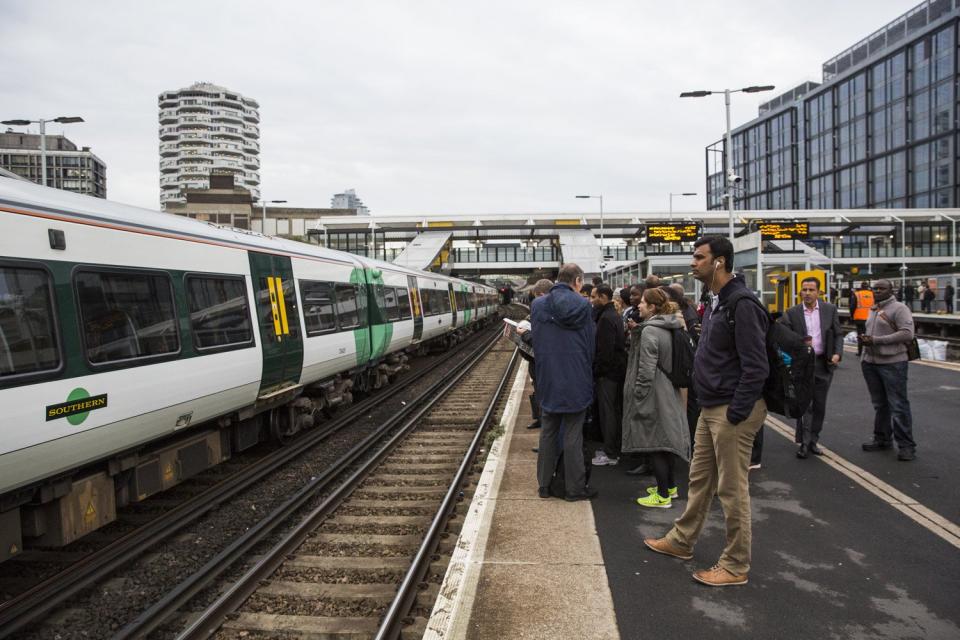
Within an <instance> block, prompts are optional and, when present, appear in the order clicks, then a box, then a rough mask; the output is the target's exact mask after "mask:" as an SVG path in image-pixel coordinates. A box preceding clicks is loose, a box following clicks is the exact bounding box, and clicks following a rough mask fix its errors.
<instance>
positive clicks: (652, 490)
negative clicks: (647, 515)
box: [647, 487, 680, 500]
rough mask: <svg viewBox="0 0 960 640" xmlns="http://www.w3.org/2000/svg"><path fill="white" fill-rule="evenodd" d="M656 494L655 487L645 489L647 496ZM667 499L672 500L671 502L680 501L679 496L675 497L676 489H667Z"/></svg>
mask: <svg viewBox="0 0 960 640" xmlns="http://www.w3.org/2000/svg"><path fill="white" fill-rule="evenodd" d="M656 492H657V488H656V487H647V493H648V494H651V493H656ZM667 497H668V498H671V499H673V500H679V499H680V496H679V495H677V488H676V487H669V488H668V489H667Z"/></svg>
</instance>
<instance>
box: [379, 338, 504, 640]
mask: <svg viewBox="0 0 960 640" xmlns="http://www.w3.org/2000/svg"><path fill="white" fill-rule="evenodd" d="M518 353H519V350H518V349H514V350H513V357H511V358H510V364H509V365H507V370H506V371H505V372H504V374H503V378H502V379H501V380H500V384H499V385H497V390H496V392H495V393H494V394H493V398H492V399H491V400H490V405H489V406H488V407H487V411H486V413H485V414H484V416H483V419H482V420H481V421H480V424H479V426H477V432H476V433H475V434H474V436H473V441H471V443H470V448H469V449H467V453H466V455H464V457H463V461H462V462H461V463H460V468H459V469H457V475H456V476H454V478H453V480H452V481H451V482H450V487H449V488H448V489H447V493H446V495H445V496H444V498H443V503H442V504H441V505H440V508H439V509H437V513H436V515H435V516H434V517H433V521H432V522H431V523H430V529H429V530H428V531H427V533H426V535H425V536H424V539H423V542H422V543H421V544H420V548H419V549H417V554H416V555H415V556H414V557H413V562H412V563H411V565H410V568H409V569H408V570H407V573H406V575H405V576H404V577H403V582H402V583H401V584H400V590H399V591H398V592H397V595H396V596H395V597H394V599H393V602H391V603H390V608H389V609H387V613H386V615H385V616H384V618H383V621H382V622H381V623H380V628H379V629H378V630H377V635H376V636H375V640H398V639H399V638H400V635H401V633H402V631H403V625H404V617H405V616H407V614H408V613H409V612H410V609H411V607H413V603H414V601H415V600H416V597H417V591H419V586H420V584H421V582H422V581H423V578H424V576H426V574H427V571H429V569H430V563H431V562H432V561H433V554H434V553H435V552H436V549H437V546H438V545H439V544H440V534H441V533H443V531H444V529H446V526H447V520H448V519H449V517H450V515H451V514H452V513H453V510H454V508H456V504H457V502H458V500H459V498H460V495H461V489H460V487H461V486H462V485H463V481H464V478H465V477H466V476H467V473H468V472H469V471H470V467H471V466H472V465H473V460H474V458H475V457H476V455H477V451H478V450H479V449H480V443H481V442H483V435H484V427H485V426H486V424H487V422H489V420H490V419H491V418H492V417H493V414H494V412H495V411H496V408H497V402H498V400H499V398H500V395H501V394H502V393H503V389H504V387H506V385H507V383H508V382H509V381H510V375H511V373H512V372H513V369H514V364H516V361H517V357H518Z"/></svg>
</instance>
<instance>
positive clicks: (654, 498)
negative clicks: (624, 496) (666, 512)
mask: <svg viewBox="0 0 960 640" xmlns="http://www.w3.org/2000/svg"><path fill="white" fill-rule="evenodd" d="M637 504H638V505H640V506H641V507H653V508H654V509H669V508H670V507H672V506H673V503H672V502H671V501H670V498H661V497H660V494H659V493H657V492H656V491H654V492H653V493H651V494H648V495H647V496H646V497H643V498H637Z"/></svg>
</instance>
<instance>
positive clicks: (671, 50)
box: [0, 0, 917, 215]
mask: <svg viewBox="0 0 960 640" xmlns="http://www.w3.org/2000/svg"><path fill="white" fill-rule="evenodd" d="M916 4H917V2H913V1H904V0H845V1H844V2H837V1H836V0H807V1H806V2H803V3H800V2H790V1H787V0H780V1H774V0H754V1H752V2H750V1H746V0H725V1H724V2H716V1H712V2H711V1H707V0H681V1H678V2H653V1H652V0H632V1H613V0H593V1H591V2H583V1H581V2H574V1H567V0H550V1H549V2H548V1H547V0H541V1H524V0H512V1H501V0H484V1H483V2H466V1H462V0H461V1H456V0H446V1H443V2H440V1H432V0H430V1H428V0H422V1H413V0H409V1H393V2H388V1H386V0H383V1H379V2H374V1H366V0H349V1H347V0H344V1H339V0H320V1H318V2H309V3H308V2H283V1H279V0H274V1H272V2H260V3H257V2H245V1H240V0H232V1H230V2H214V1H203V2H201V1H199V0H191V1H188V2H181V1H178V0H165V1H164V2H129V1H124V2H97V1H96V0H93V1H90V2H76V1H70V2H66V1H62V2H61V1H53V0H45V1H43V2H37V1H36V0H0V42H2V43H3V46H2V58H0V59H2V60H3V80H2V81H0V119H4V120H5V119H12V118H29V119H37V118H40V117H43V118H52V117H56V116H59V115H80V116H83V117H84V118H85V119H86V123H83V124H74V125H66V126H62V125H51V127H50V128H49V129H48V133H60V132H64V133H66V134H67V135H68V136H69V137H70V138H71V139H72V140H73V141H74V142H76V143H77V144H79V145H84V146H90V147H92V149H93V151H94V153H96V154H97V155H98V156H100V158H102V159H103V160H104V161H105V162H106V163H107V179H108V186H107V188H108V194H109V196H110V198H111V199H112V200H118V201H121V202H128V203H132V204H136V205H140V206H145V207H150V208H158V206H159V168H158V163H159V152H158V144H159V140H158V135H157V129H158V120H157V116H158V108H157V96H158V94H159V93H160V92H161V91H164V90H170V89H178V88H181V87H185V86H188V85H190V84H192V83H193V82H196V81H200V80H203V81H209V82H214V83H216V84H220V85H223V86H226V87H229V88H231V89H233V90H235V91H238V92H240V93H242V94H244V95H247V96H250V97H253V98H255V99H256V100H257V101H259V103H260V105H261V108H260V117H261V136H262V137H261V143H262V155H261V163H262V167H261V180H262V186H263V190H264V195H265V197H267V198H269V199H285V200H288V201H289V202H290V203H291V205H294V206H319V207H325V206H329V203H330V197H331V195H332V194H334V193H336V192H339V191H342V190H343V189H347V188H355V189H356V190H357V193H358V195H360V197H361V198H363V200H364V202H365V203H366V204H367V205H368V206H369V207H370V209H371V210H372V212H373V213H374V214H375V215H390V214H443V213H496V212H545V211H558V212H560V211H569V212H578V211H589V210H595V208H596V201H587V200H574V198H573V196H574V195H575V194H579V193H589V194H603V196H604V205H605V209H606V210H608V211H624V212H626V211H655V210H666V208H667V206H668V194H669V193H670V192H671V191H673V192H682V191H695V192H697V193H698V194H700V195H699V196H697V197H696V198H679V199H675V200H674V209H675V210H677V211H682V210H698V209H699V210H702V209H703V207H704V197H703V191H704V147H705V146H706V145H707V144H709V143H710V142H713V141H714V140H717V139H719V138H720V137H721V135H722V133H723V127H724V108H723V97H722V95H721V96H711V97H709V98H701V99H683V100H681V99H679V98H678V95H679V94H680V92H681V91H684V90H692V89H723V88H724V87H731V88H736V87H743V86H748V85H752V84H773V85H776V87H777V89H778V91H777V92H775V93H766V94H762V93H761V94H754V95H748V94H738V95H735V96H734V100H733V108H732V112H733V123H734V126H737V125H738V124H740V123H743V122H746V121H748V120H750V119H752V118H753V117H754V116H755V115H756V112H757V105H758V104H759V103H761V102H764V101H766V100H768V99H770V98H771V97H774V96H775V95H777V93H778V92H779V90H788V89H790V88H792V87H793V86H795V85H797V84H800V83H801V82H803V81H806V80H819V79H820V66H821V64H822V63H823V62H824V61H825V60H827V59H828V58H830V57H832V56H833V55H835V54H837V53H839V52H840V51H842V50H844V49H846V48H847V47H848V46H850V45H852V44H853V43H854V42H856V41H857V40H859V39H861V38H863V37H865V36H867V35H869V34H870V33H871V32H872V31H874V30H875V29H877V28H879V27H881V26H883V25H884V24H886V23H887V22H889V21H890V20H892V19H894V18H896V17H897V16H899V15H900V14H902V13H904V12H906V11H908V10H909V9H910V8H912V7H913V6H915V5H916Z"/></svg>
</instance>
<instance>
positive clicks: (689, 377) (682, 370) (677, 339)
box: [657, 327, 697, 389]
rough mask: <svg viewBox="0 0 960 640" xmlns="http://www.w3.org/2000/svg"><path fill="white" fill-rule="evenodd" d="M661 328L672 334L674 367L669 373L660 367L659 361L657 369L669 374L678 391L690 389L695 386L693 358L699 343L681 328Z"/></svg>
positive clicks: (671, 350)
mask: <svg viewBox="0 0 960 640" xmlns="http://www.w3.org/2000/svg"><path fill="white" fill-rule="evenodd" d="M660 328H661V329H664V330H665V331H669V332H670V345H671V349H670V354H671V361H672V362H671V365H672V366H671V367H670V371H667V370H666V369H664V368H663V367H662V366H660V362H659V361H658V362H657V367H659V369H660V371H663V372H664V373H665V374H667V377H668V378H669V379H670V382H672V383H673V386H674V387H676V388H678V389H689V388H690V387H692V386H693V358H694V355H695V354H696V353H697V343H696V341H695V340H694V339H693V336H691V335H690V333H689V332H687V331H685V330H683V329H681V328H677V329H667V328H666V327H660Z"/></svg>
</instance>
